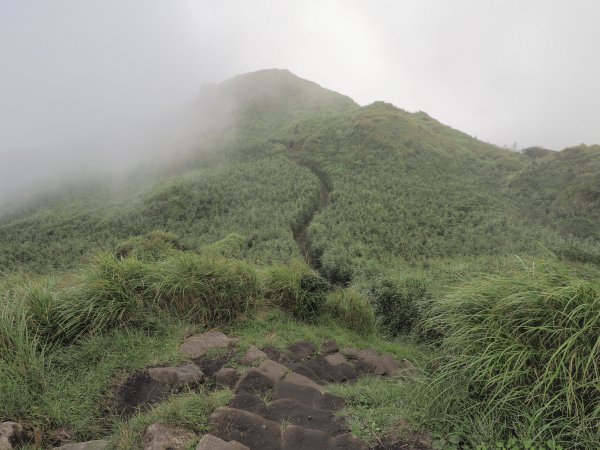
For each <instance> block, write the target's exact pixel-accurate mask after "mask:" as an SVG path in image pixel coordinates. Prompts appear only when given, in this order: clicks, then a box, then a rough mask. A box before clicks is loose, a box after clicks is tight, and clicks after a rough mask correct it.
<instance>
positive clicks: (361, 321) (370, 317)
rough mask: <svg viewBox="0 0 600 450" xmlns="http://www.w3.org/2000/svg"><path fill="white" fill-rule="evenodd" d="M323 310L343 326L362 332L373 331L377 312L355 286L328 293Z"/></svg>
mask: <svg viewBox="0 0 600 450" xmlns="http://www.w3.org/2000/svg"><path fill="white" fill-rule="evenodd" d="M323 310H324V312H325V313H326V314H327V315H329V316H330V317H332V318H333V319H335V320H336V321H337V322H339V323H340V324H342V325H343V326H345V327H347V328H349V329H351V330H354V331H356V332H358V333H360V334H369V333H372V332H373V329H374V326H375V312H374V311H373V308H372V307H371V305H370V304H369V301H368V300H367V299H366V298H365V297H363V296H362V295H361V294H359V293H358V292H357V291H356V290H355V289H353V288H346V289H338V290H336V291H334V292H331V293H330V294H328V295H327V300H326V301H325V305H324V307H323Z"/></svg>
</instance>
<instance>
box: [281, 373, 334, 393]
mask: <svg viewBox="0 0 600 450" xmlns="http://www.w3.org/2000/svg"><path fill="white" fill-rule="evenodd" d="M283 381H287V382H288V383H294V384H299V385H301V386H310V387H312V388H315V389H316V390H318V391H319V392H320V393H324V392H325V388H323V386H321V385H319V384H317V383H315V382H314V381H313V380H311V379H310V378H307V377H305V376H304V375H300V374H298V373H294V372H290V373H288V374H286V376H285V377H283Z"/></svg>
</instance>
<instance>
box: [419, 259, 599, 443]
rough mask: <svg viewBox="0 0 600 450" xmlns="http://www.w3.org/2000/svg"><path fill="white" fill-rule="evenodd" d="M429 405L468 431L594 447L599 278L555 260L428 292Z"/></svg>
mask: <svg viewBox="0 0 600 450" xmlns="http://www.w3.org/2000/svg"><path fill="white" fill-rule="evenodd" d="M427 324H428V326H429V327H431V328H436V329H437V331H438V332H439V333H441V335H443V338H442V341H441V350H442V352H443V355H444V357H443V358H442V359H441V361H440V362H439V367H438V368H437V370H436V372H435V373H434V383H433V386H434V388H435V391H436V392H437V394H438V395H437V397H436V408H440V407H441V408H442V410H443V411H444V413H445V414H446V417H447V418H448V420H449V421H450V422H451V423H453V424H454V426H456V427H464V428H465V430H464V431H465V434H467V435H472V434H473V430H472V429H469V427H473V426H474V424H476V423H485V422H487V423H489V424H493V425H492V429H491V430H488V431H489V436H488V437H490V436H492V435H494V433H495V434H496V435H504V437H506V436H509V435H511V434H512V435H515V434H516V435H517V436H520V437H527V438H532V439H535V440H538V439H544V440H545V439H551V438H552V439H556V440H557V441H558V442H561V443H563V444H566V445H565V446H566V447H567V448H586V449H588V448H589V449H592V448H599V447H600V438H599V436H600V389H599V387H600V284H599V283H598V278H597V276H596V277H595V278H591V279H585V278H583V277H582V276H580V275H578V274H576V273H574V272H573V271H571V270H569V268H567V267H566V266H563V265H560V264H559V263H557V262H555V261H553V262H551V263H545V264H542V265H541V266H533V265H532V266H531V267H526V268H525V269H524V270H520V271H518V272H516V273H511V274H509V275H503V276H493V277H488V278H483V279H479V280H476V281H472V282H470V283H469V284H466V285H464V286H462V287H460V288H457V289H456V290H454V291H453V292H452V293H450V294H448V295H447V296H446V297H444V298H441V299H439V300H435V301H433V302H432V305H431V311H430V315H429V317H428V319H427Z"/></svg>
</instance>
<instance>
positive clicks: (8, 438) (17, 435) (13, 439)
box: [0, 422, 23, 450]
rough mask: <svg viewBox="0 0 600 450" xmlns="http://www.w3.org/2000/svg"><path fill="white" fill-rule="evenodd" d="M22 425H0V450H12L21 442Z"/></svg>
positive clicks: (9, 423)
mask: <svg viewBox="0 0 600 450" xmlns="http://www.w3.org/2000/svg"><path fill="white" fill-rule="evenodd" d="M22 436H23V425H21V424H19V423H16V422H2V423H0V450H13V448H15V447H16V445H18V444H19V443H20V441H21V440H22Z"/></svg>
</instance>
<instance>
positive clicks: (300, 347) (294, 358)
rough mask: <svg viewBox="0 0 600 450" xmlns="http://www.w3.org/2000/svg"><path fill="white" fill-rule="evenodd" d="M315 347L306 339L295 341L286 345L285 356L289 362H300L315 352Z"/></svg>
mask: <svg viewBox="0 0 600 450" xmlns="http://www.w3.org/2000/svg"><path fill="white" fill-rule="evenodd" d="M316 351H317V348H316V347H315V346H314V345H313V344H312V343H311V342H308V341H305V342H296V343H295V344H290V345H289V346H288V353H287V357H288V358H289V360H290V361H291V362H300V361H303V360H305V359H307V358H309V357H310V356H311V355H313V354H314V353H316Z"/></svg>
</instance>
